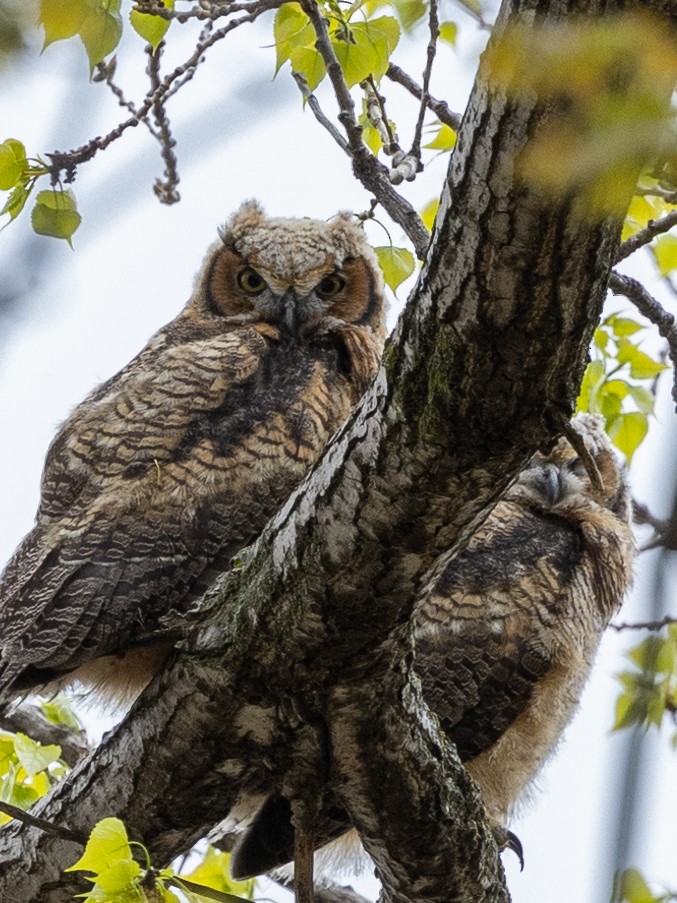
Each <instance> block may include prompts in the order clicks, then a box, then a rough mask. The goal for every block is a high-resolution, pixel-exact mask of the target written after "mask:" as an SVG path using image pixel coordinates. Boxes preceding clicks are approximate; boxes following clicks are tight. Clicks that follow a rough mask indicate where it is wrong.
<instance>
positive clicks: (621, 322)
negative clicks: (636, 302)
mask: <svg viewBox="0 0 677 903" xmlns="http://www.w3.org/2000/svg"><path fill="white" fill-rule="evenodd" d="M606 323H607V325H608V326H610V327H611V329H612V330H613V333H614V335H616V336H619V337H620V336H628V335H634V334H635V333H636V332H639V331H640V330H642V329H644V326H642V324H641V323H638V322H637V321H636V320H631V319H630V317H617V316H615V315H614V316H611V317H609V318H608V319H607V321H606Z"/></svg>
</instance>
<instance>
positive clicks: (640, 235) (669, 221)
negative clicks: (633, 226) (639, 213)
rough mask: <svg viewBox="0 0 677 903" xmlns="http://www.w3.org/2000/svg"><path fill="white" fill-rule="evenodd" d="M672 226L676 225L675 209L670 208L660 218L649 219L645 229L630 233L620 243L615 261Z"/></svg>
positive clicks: (646, 243) (676, 213)
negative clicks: (633, 233)
mask: <svg viewBox="0 0 677 903" xmlns="http://www.w3.org/2000/svg"><path fill="white" fill-rule="evenodd" d="M673 226H677V210H672V211H671V212H670V213H667V214H666V215H665V216H662V217H661V218H660V219H655V220H649V224H648V226H647V227H646V228H645V229H642V230H641V232H637V234H636V235H631V236H630V238H627V239H626V240H625V241H624V242H623V243H622V244H621V246H620V248H619V249H618V255H617V256H616V263H618V262H619V261H620V260H624V259H625V258H626V257H629V256H630V254H633V253H634V252H635V251H637V250H638V249H639V248H641V247H643V246H644V245H648V244H649V242H650V241H652V240H653V239H654V238H655V237H656V236H657V235H662V234H663V233H664V232H667V231H668V230H669V229H672V227H673Z"/></svg>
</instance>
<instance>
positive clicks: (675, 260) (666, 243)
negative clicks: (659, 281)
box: [651, 235, 677, 276]
mask: <svg viewBox="0 0 677 903" xmlns="http://www.w3.org/2000/svg"><path fill="white" fill-rule="evenodd" d="M651 250H652V251H653V254H654V257H655V258H656V264H657V265H658V269H659V270H660V274H661V276H669V275H670V273H672V272H673V271H674V270H675V269H677V238H675V236H674V235H662V236H661V237H660V238H657V239H656V242H655V244H654V245H652V246H651Z"/></svg>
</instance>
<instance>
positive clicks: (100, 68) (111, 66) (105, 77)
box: [92, 57, 158, 138]
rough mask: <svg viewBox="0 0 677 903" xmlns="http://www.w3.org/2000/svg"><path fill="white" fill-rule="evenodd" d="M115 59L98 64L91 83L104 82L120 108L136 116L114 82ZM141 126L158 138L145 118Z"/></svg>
mask: <svg viewBox="0 0 677 903" xmlns="http://www.w3.org/2000/svg"><path fill="white" fill-rule="evenodd" d="M115 63H116V59H115V57H112V58H111V59H110V60H109V61H108V62H107V63H98V64H97V67H96V75H95V76H94V78H93V79H92V81H97V82H104V83H105V84H107V85H108V87H109V88H110V89H111V91H112V93H113V94H114V95H115V97H117V99H118V103H119V104H120V106H121V107H124V108H125V109H126V110H128V111H129V112H130V113H131V114H132V116H138V112H139V111H138V110H137V109H136V106H135V105H134V104H133V103H132V101H131V100H127V98H126V97H125V95H124V92H123V91H122V88H120V87H119V85H117V84H116V83H115V82H114V81H113V76H114V75H115ZM141 121H142V122H143V124H144V125H145V126H146V128H147V129H148V131H149V132H150V133H151V135H152V136H153V137H154V138H158V133H157V132H156V131H155V129H154V128H153V126H152V124H151V122H150V120H149V119H148V117H147V116H144V117H143V119H142V120H141Z"/></svg>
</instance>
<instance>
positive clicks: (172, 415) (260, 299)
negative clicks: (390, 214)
mask: <svg viewBox="0 0 677 903" xmlns="http://www.w3.org/2000/svg"><path fill="white" fill-rule="evenodd" d="M384 313H385V301H384V294H383V282H382V277H381V273H380V270H379V268H378V264H377V262H376V258H375V255H374V253H373V251H372V250H371V248H370V247H369V246H368V244H367V243H366V240H365V238H364V235H363V232H362V230H361V228H359V227H358V226H357V225H356V224H355V223H353V222H351V219H350V217H349V215H348V214H339V215H338V216H337V217H336V218H335V219H333V220H330V221H329V222H320V221H315V220H310V219H272V218H268V217H267V216H265V214H264V213H263V211H262V209H261V207H260V206H259V205H258V204H257V203H255V202H249V203H245V204H244V205H243V206H242V207H241V208H240V210H239V211H238V212H237V213H235V214H234V215H233V216H232V218H231V219H230V221H229V222H228V223H227V224H226V226H225V227H224V228H223V230H222V231H221V233H220V238H219V240H218V241H217V242H216V243H215V244H214V245H213V246H212V247H211V248H210V249H209V251H208V253H207V256H206V258H205V260H204V263H203V265H202V268H201V270H200V272H199V274H198V276H197V279H196V283H195V289H194V291H193V294H192V296H191V298H190V300H189V301H188V303H187V304H186V306H185V307H184V309H183V310H182V311H181V313H179V315H178V316H177V317H176V318H175V319H174V320H172V321H171V323H169V324H168V325H166V326H164V327H163V328H162V329H160V330H159V332H157V333H156V334H155V335H154V336H153V337H152V338H151V340H150V341H149V343H148V344H147V345H146V347H145V348H144V349H143V350H142V351H141V353H140V354H139V355H138V356H137V357H136V358H134V360H132V361H131V363H129V364H128V365H127V366H126V367H124V368H123V369H122V370H121V371H120V372H119V373H117V374H116V375H115V376H113V377H112V378H111V379H109V380H108V381H107V382H105V383H104V384H103V385H101V386H100V387H99V388H97V389H95V390H94V391H93V392H92V393H91V394H90V395H89V396H88V397H87V398H86V399H85V400H84V401H83V402H82V403H81V404H80V405H79V406H78V407H77V408H76V409H75V411H74V412H73V413H72V414H71V416H70V417H69V418H68V420H67V421H66V422H65V424H64V425H63V427H62V428H61V430H60V431H59V433H58V435H57V436H56V438H55V439H54V441H53V442H52V444H51V446H50V448H49V451H48V454H47V460H46V463H45V469H44V475H43V480H42V491H41V500H40V506H39V509H38V513H37V518H36V524H35V527H34V528H33V530H32V531H31V532H30V533H29V534H28V535H27V536H26V537H25V539H24V540H23V542H22V543H21V544H20V546H19V548H18V549H17V551H16V552H15V554H14V556H13V558H12V559H11V561H10V562H9V564H8V565H7V568H6V570H5V572H4V574H3V575H2V579H1V583H0V702H1V703H2V704H7V703H8V702H9V701H11V700H12V699H13V698H14V697H16V696H17V695H18V694H21V693H24V692H26V691H30V690H32V689H34V688H40V687H42V686H45V685H50V684H51V685H55V684H56V685H58V684H59V683H63V682H64V680H66V679H71V678H75V679H77V680H78V681H79V682H80V683H82V684H84V685H85V686H90V687H99V688H101V689H102V690H103V693H104V695H105V696H108V697H109V698H113V699H119V701H128V700H129V699H132V698H133V697H134V696H135V695H137V694H138V692H139V691H140V690H141V689H142V688H143V686H145V684H146V683H147V682H148V681H149V680H150V678H151V677H152V676H153V674H154V673H155V672H156V671H157V670H158V669H159V667H160V666H161V664H162V662H163V661H164V659H165V658H166V656H167V653H168V650H169V645H168V641H167V638H166V636H165V637H164V639H162V628H163V623H164V620H165V618H166V617H167V615H168V614H170V613H171V612H178V613H181V612H185V611H186V609H187V608H188V607H189V605H190V602H191V601H192V600H193V599H194V598H196V597H197V596H198V595H199V594H200V593H201V592H202V591H203V590H204V589H205V587H206V586H207V585H208V584H209V582H210V580H211V579H212V577H213V576H214V575H215V574H218V573H219V572H222V571H224V570H226V569H227V568H228V565H229V562H230V559H231V558H232V556H233V555H235V554H236V553H237V552H238V551H239V550H240V549H242V548H243V547H244V546H246V545H248V544H249V543H251V542H252V541H253V540H254V539H255V538H256V537H257V536H258V534H259V533H260V532H261V530H262V528H263V526H264V525H265V523H266V521H267V520H268V519H269V518H270V517H271V516H272V515H273V514H274V513H275V512H276V511H277V510H278V509H279V508H280V507H281V506H282V504H283V503H284V501H285V500H286V498H287V497H288V496H289V494H290V493H291V492H292V490H293V489H294V488H295V487H296V486H297V485H298V484H299V483H300V481H301V480H302V478H303V477H304V476H305V474H306V473H307V472H308V470H309V468H310V467H311V466H312V464H314V462H315V461H317V459H318V458H319V456H320V454H321V453H322V451H323V449H324V448H325V446H326V444H327V442H328V440H329V438H330V436H331V435H332V433H333V432H334V431H335V430H336V429H337V427H338V426H339V425H340V424H341V423H342V421H343V420H344V419H345V418H346V417H347V415H348V414H349V412H350V410H351V408H352V407H353V406H354V405H355V403H356V402H357V401H358V399H359V398H360V397H361V395H362V394H363V393H364V391H365V389H366V388H367V386H368V384H369V382H370V380H371V378H372V377H373V375H374V374H375V372H376V369H377V367H378V363H379V360H380V355H381V352H382V348H383V342H384V339H385V325H384ZM158 637H159V638H160V639H158Z"/></svg>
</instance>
